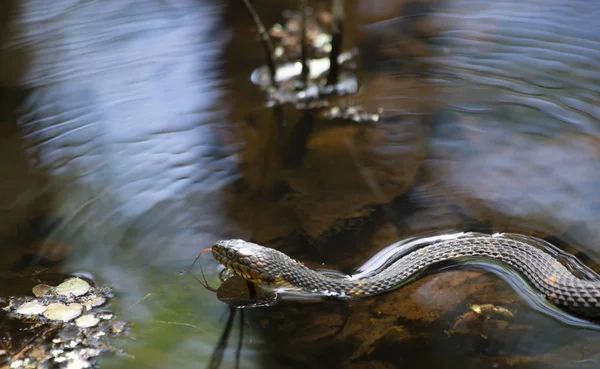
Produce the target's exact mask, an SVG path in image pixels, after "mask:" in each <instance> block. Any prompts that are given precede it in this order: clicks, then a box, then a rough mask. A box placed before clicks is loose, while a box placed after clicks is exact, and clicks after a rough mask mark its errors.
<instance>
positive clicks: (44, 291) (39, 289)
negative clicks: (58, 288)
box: [31, 283, 54, 297]
mask: <svg viewBox="0 0 600 369" xmlns="http://www.w3.org/2000/svg"><path fill="white" fill-rule="evenodd" d="M53 290H54V287H52V286H50V285H47V284H43V283H42V284H38V285H37V286H35V287H33V288H32V289H31V292H33V295H34V296H35V297H42V296H46V295H50V294H51V293H52V291H53Z"/></svg>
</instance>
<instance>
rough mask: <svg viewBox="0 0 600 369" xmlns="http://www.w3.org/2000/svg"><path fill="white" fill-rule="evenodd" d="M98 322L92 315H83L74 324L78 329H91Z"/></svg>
mask: <svg viewBox="0 0 600 369" xmlns="http://www.w3.org/2000/svg"><path fill="white" fill-rule="evenodd" d="M99 322H100V319H98V318H96V317H95V316H94V314H85V315H83V316H81V317H79V318H77V320H75V324H77V326H78V327H79V328H89V327H93V326H95V325H96V324H98V323H99Z"/></svg>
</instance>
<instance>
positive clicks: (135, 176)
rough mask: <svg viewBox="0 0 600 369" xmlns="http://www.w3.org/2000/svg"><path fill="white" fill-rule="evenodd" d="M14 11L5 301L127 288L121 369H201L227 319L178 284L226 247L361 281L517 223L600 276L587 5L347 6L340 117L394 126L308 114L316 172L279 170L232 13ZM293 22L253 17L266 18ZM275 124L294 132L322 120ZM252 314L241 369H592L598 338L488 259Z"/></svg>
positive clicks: (193, 284) (233, 7)
mask: <svg viewBox="0 0 600 369" xmlns="http://www.w3.org/2000/svg"><path fill="white" fill-rule="evenodd" d="M13 3H14V5H13ZM13 3H11V6H10V7H11V11H12V12H14V13H10V14H17V16H16V18H15V19H20V20H21V21H20V22H13V23H11V22H9V21H5V20H4V18H2V17H0V22H2V23H1V25H2V28H0V30H2V31H3V32H1V33H0V36H1V37H0V40H11V41H12V42H16V44H18V45H24V47H23V48H22V49H18V50H20V51H19V52H15V49H14V48H3V49H2V53H0V62H1V63H3V65H1V66H0V83H1V87H2V89H1V91H0V99H1V102H2V103H1V104H0V131H1V132H0V140H1V143H0V174H1V176H0V177H2V178H3V180H2V181H0V194H2V195H1V196H0V236H1V238H0V242H1V245H2V251H3V257H2V258H0V268H1V269H0V293H1V295H0V297H5V296H11V295H22V294H27V293H29V291H30V289H31V287H33V286H34V285H35V284H37V283H39V282H49V281H50V280H53V279H54V278H56V276H57V275H61V276H62V273H74V272H82V273H86V275H90V276H93V278H94V280H95V281H96V283H98V284H105V283H106V284H111V285H113V286H114V293H115V298H114V301H113V302H112V303H111V305H110V306H109V308H110V309H111V310H113V311H116V312H118V314H120V315H121V317H122V319H124V320H128V321H130V322H132V326H131V328H130V332H129V333H128V335H126V336H125V337H121V338H119V339H116V340H114V342H111V343H112V344H113V345H115V346H118V347H119V348H122V349H123V350H125V352H127V355H126V356H115V355H106V356H104V357H103V358H102V360H101V361H100V365H101V367H104V368H112V367H114V368H123V367H125V368H188V367H189V368H192V367H194V368H196V367H206V366H207V365H208V363H209V361H210V358H211V356H212V355H213V354H214V351H215V348H216V347H217V345H218V343H219V340H220V337H221V335H222V333H223V331H224V330H225V329H226V324H227V321H228V318H229V316H230V311H229V309H228V307H227V305H225V304H223V303H222V302H221V301H219V299H218V298H217V295H216V294H214V293H212V292H210V291H208V290H206V289H204V288H203V287H202V286H201V285H200V283H198V281H196V280H195V279H194V278H193V277H192V276H191V275H189V274H187V273H185V272H183V271H185V270H187V268H188V267H189V266H190V264H191V263H192V261H193V259H194V258H195V257H196V256H197V254H198V253H199V252H200V250H202V249H204V248H206V247H209V246H210V244H211V242H213V241H215V240H217V239H221V238H234V237H236V238H244V239H252V240H253V241H255V242H258V243H263V244H267V245H269V246H272V247H276V248H278V249H280V250H282V251H284V252H286V253H288V254H289V255H290V256H292V257H294V258H297V259H299V260H302V261H304V262H306V264H307V265H308V266H310V267H313V268H315V269H320V270H326V269H329V270H335V271H339V272H341V273H348V274H350V273H353V272H358V273H371V272H372V270H374V269H377V268H379V267H381V264H382V263H383V264H385V263H386V262H387V261H389V260H390V253H392V254H395V255H396V256H397V255H398V252H400V253H402V252H406V250H408V249H410V248H411V247H418V245H419V244H421V243H422V242H423V240H424V239H425V238H426V237H438V235H440V234H451V233H453V232H456V231H480V232H486V233H494V232H513V233H519V234H525V235H533V236H537V237H540V238H541V239H544V240H546V241H549V242H550V243H551V244H553V245H555V246H558V247H559V248H560V250H562V251H557V250H555V249H552V248H549V249H548V251H549V252H551V253H553V255H555V256H556V257H557V258H559V259H561V261H562V262H563V263H566V264H567V265H570V266H571V269H572V270H575V271H577V272H578V273H580V274H581V275H587V276H589V277H590V278H595V275H594V273H593V271H592V270H596V271H598V270H599V269H598V261H599V260H600V259H598V255H600V244H599V243H598V242H599V241H598V240H599V238H598V237H597V235H598V234H597V227H596V224H597V223H598V220H600V211H599V209H600V206H599V205H600V195H598V191H597V189H598V188H599V187H598V186H599V185H600V179H599V178H598V174H597V173H600V172H599V171H598V170H597V169H598V168H597V166H598V162H599V161H598V157H599V156H600V151H599V147H600V146H599V145H598V137H597V136H598V129H599V127H600V122H599V121H598V119H599V118H598V117H599V115H598V112H597V109H596V105H597V102H598V101H599V95H598V92H597V88H596V87H595V86H596V83H595V81H596V78H597V76H596V73H595V72H594V71H595V70H596V69H597V68H598V67H599V66H600V65H599V64H600V62H598V60H599V59H598V57H597V56H598V52H599V50H600V46H598V45H600V41H599V40H597V38H598V37H599V36H598V35H600V30H599V29H598V27H596V26H595V24H596V23H597V22H594V20H595V19H596V18H597V17H596V15H597V13H598V11H599V10H600V8H599V7H598V6H597V5H595V4H594V3H593V2H589V1H584V0H578V1H574V2H572V4H571V3H568V4H567V3H565V2H558V1H554V0H548V1H546V2H534V1H532V2H526V3H522V4H521V3H520V2H518V1H516V0H515V1H511V0H506V1H502V2H478V6H472V5H473V1H469V0H450V1H448V4H450V5H449V6H448V7H447V8H442V9H441V10H440V9H437V8H435V6H431V4H427V3H425V2H419V4H416V3H415V4H409V5H407V6H406V7H403V6H402V4H397V3H396V2H386V1H380V2H377V3H376V4H373V3H371V2H368V1H356V2H348V3H347V9H346V10H347V15H348V21H347V23H346V33H345V36H344V46H345V47H344V49H350V48H351V47H357V49H358V50H359V58H358V59H357V64H358V66H357V72H356V75H357V78H358V80H359V82H360V87H361V91H360V93H359V94H357V95H356V96H352V97H343V98H339V99H337V100H335V102H336V104H339V105H340V106H342V107H348V106H354V105H357V106H360V107H362V108H364V109H365V111H368V112H376V111H377V110H378V109H379V108H383V113H382V115H381V117H382V118H381V121H380V122H379V124H377V125H369V124H364V125H360V124H346V123H344V122H340V121H334V122H332V121H330V120H328V119H324V118H323V117H321V116H318V117H317V118H316V119H315V121H314V124H313V125H312V127H313V129H312V132H311V134H310V135H308V137H309V138H308V139H307V142H306V148H307V149H306V152H305V156H304V157H303V158H302V160H301V161H300V162H301V165H300V166H298V167H293V166H290V167H288V168H285V169H284V170H280V168H278V164H277V157H276V156H273V155H272V153H273V152H271V153H269V152H268V148H269V147H270V146H269V142H273V140H278V139H279V137H274V136H272V134H273V130H272V124H273V121H274V119H275V117H276V115H274V113H273V110H272V109H270V108H266V107H265V106H264V103H265V94H264V93H263V92H262V91H260V90H259V88H258V87H257V86H255V85H253V84H252V82H251V81H250V76H251V74H252V72H253V71H254V70H256V69H257V68H259V67H260V66H262V65H263V64H264V63H265V60H264V53H263V50H262V48H261V46H260V44H259V43H258V38H257V36H256V34H255V33H254V32H253V24H252V22H251V21H250V19H249V17H248V15H247V14H246V11H245V9H244V8H243V7H242V5H241V2H236V1H231V2H229V3H227V4H223V5H224V6H223V7H222V8H219V7H213V6H209V4H208V2H207V3H203V4H201V5H197V4H195V3H194V4H192V2H191V1H190V2H188V1H180V2H177V3H172V4H171V3H170V2H168V4H167V3H164V2H156V3H154V2H147V1H146V2H144V4H148V5H143V6H147V8H144V9H145V11H144V12H141V11H140V10H139V6H142V5H141V4H135V5H136V6H132V7H131V8H129V7H127V6H124V5H122V4H124V3H122V2H118V1H109V2H108V3H107V4H108V5H106V6H107V8H106V9H104V10H100V9H98V8H94V4H88V5H85V6H74V5H73V6H74V7H71V5H72V4H70V3H69V2H66V1H65V2H60V1H59V2H55V3H53V4H55V5H52V6H49V8H47V9H46V8H44V9H45V10H44V11H39V9H41V8H40V7H39V6H40V5H41V4H42V2H41V1H33V0H32V1H15V2H13ZM494 3H496V4H499V5H493V4H494ZM569 4H571V5H569ZM313 5H314V6H315V7H317V9H324V8H326V7H327V6H328V3H327V2H318V4H313ZM297 6H298V4H297V2H290V1H278V2H272V1H269V2H266V1H256V7H257V12H258V14H259V15H260V16H261V18H262V20H263V22H264V23H265V25H266V26H267V27H270V26H271V25H272V24H274V23H276V22H279V21H281V20H282V18H281V14H282V11H284V10H286V9H287V10H289V9H295V8H296V7H297ZM132 9H133V10H132ZM27 12H31V13H27ZM428 12H431V14H433V16H431V17H426V16H424V14H428ZM6 14H9V13H6ZM23 14H29V15H28V16H29V18H27V17H25V18H19V16H23ZM61 14H62V16H60V15H61ZM13 17H14V16H13ZM9 18H11V17H9ZM24 20H28V21H24ZM40 25H43V27H42V26H40ZM125 25H127V27H126V26H125ZM596 31H599V32H596ZM15 35H17V36H18V37H16V38H15ZM45 35H49V36H48V37H47V38H46V37H45ZM561 37H563V38H562V39H561ZM39 40H44V41H43V42H36V41H39ZM56 50H60V52H56ZM21 51H22V52H23V53H25V54H27V58H30V59H28V60H29V61H30V63H28V64H27V65H28V67H27V68H23V66H21V67H19V68H16V67H15V62H14V61H15V60H17V59H18V58H21V57H23V56H22V54H21ZM53 56H54V57H53ZM17 64H18V63H17ZM22 69H25V71H23V70H22ZM16 107H20V109H16ZM281 114H283V116H284V120H285V122H286V124H287V125H288V126H289V125H293V123H295V122H303V121H305V120H306V119H308V120H310V119H313V118H314V117H315V116H316V115H315V116H311V115H310V114H308V113H305V112H300V111H298V110H297V109H296V108H295V107H294V106H291V105H286V106H285V107H284V108H283V109H282V113H281ZM307 117H308V118H307ZM311 117H312V118H311ZM17 123H18V124H17ZM274 152H275V153H276V152H277V151H274ZM40 167H42V169H40ZM273 168H275V169H273ZM42 240H43V241H46V242H39V241H42ZM398 242H400V243H398ZM389 245H392V246H391V247H390V248H386V247H388V246H389ZM563 252H566V253H563ZM376 254H377V257H376V258H373V259H370V258H371V257H372V256H373V255H376ZM569 255H576V256H577V257H578V258H579V260H582V261H583V262H585V263H586V264H587V265H588V266H589V267H590V269H586V268H583V267H581V265H579V264H578V262H576V261H573V259H571V257H570V256H569ZM367 260H370V261H369V263H368V264H365V265H363V264H364V263H365V262H366V261H367ZM361 265H363V267H362V268H359V266H361ZM199 267H202V269H203V272H204V274H205V275H206V277H207V279H208V282H209V283H210V284H211V285H213V286H218V285H219V284H220V283H221V282H220V280H219V271H220V267H219V266H218V265H217V264H216V262H215V261H214V260H213V259H212V258H211V257H210V256H209V255H203V257H202V258H201V260H200V262H199V265H198V266H197V267H196V268H194V269H193V270H192V272H193V273H194V275H196V276H197V277H198V278H201V274H200V269H199ZM357 268H359V269H358V270H357ZM57 279H59V278H57ZM242 285H243V284H242ZM244 312H245V314H244V318H245V319H244V325H243V332H242V333H243V335H242V342H243V346H242V350H241V351H240V355H241V356H240V361H241V367H243V368H262V367H273V368H296V367H303V368H305V367H315V368H322V367H331V368H395V367H411V368H455V367H462V368H482V367H484V368H488V367H489V368H508V367H511V368H514V367H516V368H597V367H598V366H600V357H598V350H597V349H595V348H596V347H598V345H599V344H600V330H599V329H598V326H596V325H594V324H591V323H590V322H587V321H582V320H580V319H576V318H573V317H571V316H569V315H566V314H564V313H562V312H561V311H558V310H556V309H554V308H553V307H551V306H548V304H545V303H544V300H543V299H542V298H541V297H540V296H539V294H538V293H537V292H535V291H534V290H532V289H530V288H528V286H527V285H526V284H524V283H523V281H522V280H521V279H519V278H518V277H516V276H515V275H514V274H513V273H512V272H511V271H510V270H508V269H506V268H504V267H502V266H499V265H496V264H466V265H460V266H457V267H453V268H451V269H447V270H444V271H440V272H436V273H428V274H426V275H423V276H421V277H420V278H418V279H417V280H416V281H414V282H413V283H410V284H408V285H406V286H404V287H403V288H401V289H400V290H397V291H395V292H392V293H390V294H386V295H382V296H378V297H375V298H370V299H366V300H358V301H349V302H339V301H306V300H294V299H291V300H290V299H288V300H285V299H284V300H282V301H279V302H278V303H277V304H276V305H275V306H270V307H259V308H252V309H244ZM238 315H239V314H238ZM239 333H240V325H239V320H236V321H235V322H234V324H233V325H232V331H231V332H230V337H229V341H228V344H227V345H226V349H225V351H224V353H223V361H222V362H221V365H220V367H221V368H233V367H235V362H236V354H237V353H236V351H237V340H238V334H239ZM1 349H3V348H2V347H0V350H1Z"/></svg>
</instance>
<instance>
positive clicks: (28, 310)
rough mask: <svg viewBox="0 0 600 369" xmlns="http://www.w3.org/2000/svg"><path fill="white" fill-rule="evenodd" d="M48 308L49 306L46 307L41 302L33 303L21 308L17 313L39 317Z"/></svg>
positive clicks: (25, 304)
mask: <svg viewBox="0 0 600 369" xmlns="http://www.w3.org/2000/svg"><path fill="white" fill-rule="evenodd" d="M47 308H48V307H47V306H44V305H43V304H41V303H40V302H39V301H31V302H26V303H24V304H23V305H21V306H19V308H18V309H17V310H16V311H15V312H16V313H17V314H23V315H38V314H41V313H43V312H44V311H46V309H47Z"/></svg>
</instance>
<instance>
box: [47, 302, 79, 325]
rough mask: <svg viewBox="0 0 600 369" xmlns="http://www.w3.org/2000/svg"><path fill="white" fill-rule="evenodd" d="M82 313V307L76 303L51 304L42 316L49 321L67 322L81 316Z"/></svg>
mask: <svg viewBox="0 0 600 369" xmlns="http://www.w3.org/2000/svg"><path fill="white" fill-rule="evenodd" d="M82 311H83V305H81V304H78V303H72V304H69V305H63V304H60V303H58V304H51V305H49V306H48V309H46V311H45V312H44V316H45V317H46V318H48V319H50V320H62V321H63V322H68V321H69V320H73V319H75V318H77V317H78V316H80V315H81V312H82Z"/></svg>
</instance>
